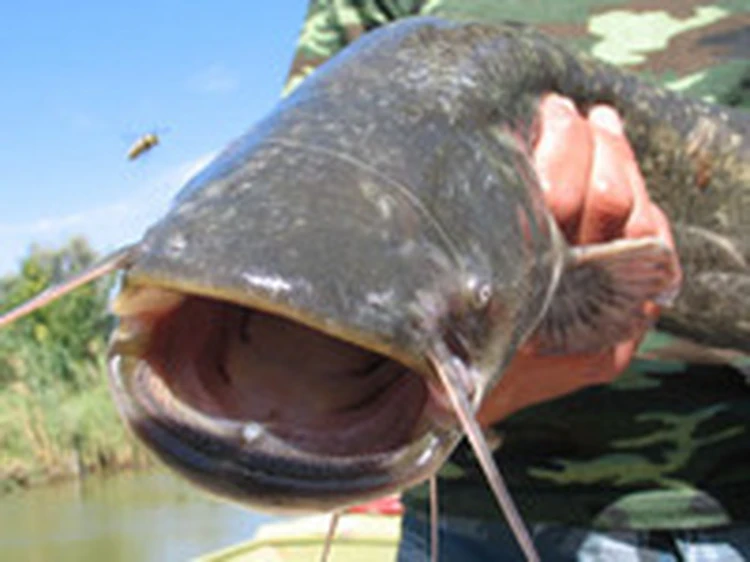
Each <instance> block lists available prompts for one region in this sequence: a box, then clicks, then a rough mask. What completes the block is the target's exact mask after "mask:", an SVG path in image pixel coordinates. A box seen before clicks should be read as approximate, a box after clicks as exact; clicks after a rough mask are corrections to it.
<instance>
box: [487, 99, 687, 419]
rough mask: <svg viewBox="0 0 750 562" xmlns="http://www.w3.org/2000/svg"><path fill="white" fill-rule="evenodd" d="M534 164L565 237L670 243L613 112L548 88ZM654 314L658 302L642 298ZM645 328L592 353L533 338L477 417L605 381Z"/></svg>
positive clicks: (513, 409) (619, 366)
mask: <svg viewBox="0 0 750 562" xmlns="http://www.w3.org/2000/svg"><path fill="white" fill-rule="evenodd" d="M539 121H540V129H541V131H540V135H539V139H538V141H537V143H536V146H535V148H534V154H533V159H534V165H535V167H536V171H537V173H538V175H539V179H540V182H541V185H542V189H543V191H544V197H545V201H546V203H547V205H548V207H549V209H550V210H551V211H552V214H553V215H554V217H555V219H556V220H557V222H558V224H559V226H560V228H561V230H562V231H563V233H564V234H565V236H566V238H567V239H568V242H570V243H571V244H591V243H596V242H605V241H609V240H614V239H617V238H639V237H643V236H658V237H660V238H662V239H663V240H665V241H666V242H667V243H668V244H669V245H671V246H672V247H673V248H674V241H673V239H672V234H671V232H670V228H669V221H668V220H667V218H666V216H665V215H664V213H663V212H662V210H661V209H660V208H659V207H658V206H656V205H655V204H654V203H653V202H652V201H651V200H650V198H649V196H648V192H647V191H646V187H645V183H644V180H643V177H642V176H641V173H640V170H639V169H638V164H637V162H636V160H635V156H634V155H633V152H632V150H631V148H630V144H629V143H628V140H627V138H626V137H625V136H624V134H623V127H622V122H621V120H620V118H619V116H618V115H617V112H616V111H615V110H614V109H612V108H611V107H608V106H594V107H593V108H592V109H591V111H590V112H589V114H588V116H586V117H584V116H581V115H580V114H579V113H578V111H577V110H576V108H575V106H574V105H573V103H572V102H571V101H570V100H568V99H566V98H563V97H561V96H559V95H556V94H550V95H548V96H546V97H545V98H544V99H543V100H542V103H541V106H540V110H539ZM644 311H645V313H646V315H647V316H648V317H649V318H650V319H652V320H655V319H656V317H657V316H658V313H659V308H658V306H656V304H654V303H645V304H644ZM645 332H646V329H645V328H644V329H643V330H642V331H641V332H640V333H638V334H636V335H635V336H634V337H632V338H630V339H629V340H626V341H622V342H619V343H617V344H616V345H613V346H612V347H611V348H610V349H607V350H604V351H602V352H599V353H595V354H576V355H566V356H560V355H556V356H545V355H540V354H537V353H535V350H534V347H533V342H531V343H529V344H526V345H525V346H523V347H521V348H520V349H519V350H518V352H517V354H516V356H515V357H514V358H513V361H512V362H511V363H510V365H509V366H508V368H507V370H506V371H505V373H504V374H503V377H502V379H501V380H500V382H499V383H498V385H497V386H496V387H495V388H494V389H493V390H492V391H491V392H490V394H489V395H488V396H487V398H486V399H485V400H484V402H483V404H482V406H481V408H480V410H479V413H478V419H479V422H480V423H481V424H482V425H490V424H492V423H495V422H497V421H499V420H501V419H503V418H505V417H507V416H509V415H510V414H512V413H514V412H516V411H518V410H520V409H522V408H525V407H527V406H531V405H533V404H537V403H540V402H544V401H547V400H551V399H554V398H557V397H560V396H563V395H565V394H569V393H572V392H575V391H577V390H580V389H582V388H584V387H587V386H590V385H595V384H605V383H608V382H611V381H612V380H613V379H614V378H615V377H616V376H617V375H618V374H620V373H621V372H622V371H623V370H624V369H625V368H626V367H627V366H628V364H629V363H630V360H631V359H632V357H633V355H634V353H635V351H636V348H637V347H638V344H639V343H640V340H641V339H642V337H643V335H644V334H645Z"/></svg>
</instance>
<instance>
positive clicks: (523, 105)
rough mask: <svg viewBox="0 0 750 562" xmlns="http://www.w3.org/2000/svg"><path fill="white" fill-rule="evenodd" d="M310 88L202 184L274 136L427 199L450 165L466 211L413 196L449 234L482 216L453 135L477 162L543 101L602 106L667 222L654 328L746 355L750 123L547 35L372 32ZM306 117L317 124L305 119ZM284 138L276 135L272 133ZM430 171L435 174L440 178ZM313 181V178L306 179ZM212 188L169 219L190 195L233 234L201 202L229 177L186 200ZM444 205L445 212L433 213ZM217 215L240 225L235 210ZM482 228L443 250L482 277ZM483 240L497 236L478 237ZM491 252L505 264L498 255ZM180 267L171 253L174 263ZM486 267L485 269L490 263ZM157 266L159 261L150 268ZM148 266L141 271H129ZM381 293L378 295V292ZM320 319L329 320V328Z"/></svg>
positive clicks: (394, 27) (405, 24)
mask: <svg viewBox="0 0 750 562" xmlns="http://www.w3.org/2000/svg"><path fill="white" fill-rule="evenodd" d="M318 74H321V76H318ZM384 77H386V78H387V79H388V80H389V81H390V84H391V87H390V88H389V91H388V92H387V93H385V92H383V91H382V88H378V87H377V85H378V84H379V83H380V81H381V80H382V79H383V78H384ZM311 80H315V86H314V87H312V86H311V87H309V88H305V89H304V91H303V92H300V93H296V94H294V95H293V96H292V97H291V98H290V99H289V100H287V101H286V102H285V104H283V105H282V106H281V108H280V110H279V112H277V113H276V117H272V118H271V119H270V120H267V121H265V122H264V124H262V125H261V126H260V128H259V129H256V130H255V132H253V133H251V134H250V136H249V137H246V138H244V139H243V140H241V141H240V142H239V143H238V144H237V145H236V146H235V147H234V148H233V149H231V151H230V152H229V153H227V154H226V155H224V156H223V157H222V158H221V159H220V160H219V162H217V163H215V164H214V165H213V166H212V167H211V169H210V170H209V171H208V174H213V175H214V176H215V175H216V174H220V173H223V170H224V169H225V168H229V167H231V166H234V165H237V163H238V162H240V161H241V160H242V157H243V154H246V153H247V152H248V151H249V150H252V147H253V146H254V145H255V144H256V143H257V142H259V140H260V139H261V137H262V136H263V135H267V138H266V140H264V141H263V142H264V143H268V144H269V147H267V148H266V149H265V150H267V151H268V152H269V155H270V156H269V158H272V157H274V156H273V155H274V154H276V155H278V153H279V151H280V150H281V149H280V146H281V144H277V145H276V148H275V149H274V148H271V142H270V141H271V139H273V138H274V136H278V135H279V134H282V135H283V136H284V139H281V140H282V141H284V142H287V146H290V147H291V144H289V143H292V142H293V143H297V144H299V147H298V148H301V149H302V150H301V151H300V152H303V153H304V155H300V156H293V155H292V156H290V154H291V151H290V154H285V158H287V157H292V158H313V156H311V154H312V146H313V145H314V146H315V147H316V148H315V150H318V151H323V150H325V151H331V152H336V153H337V154H340V155H347V156H348V157H350V158H352V159H356V160H358V161H360V162H366V163H367V165H368V166H369V167H370V168H371V169H372V170H373V172H371V173H372V174H373V177H375V176H376V175H380V176H383V177H388V178H390V179H391V180H392V181H394V182H397V183H402V184H403V185H405V186H408V187H409V188H410V189H414V188H415V187H419V188H420V189H423V187H422V184H426V183H429V181H427V182H425V181H424V180H425V179H427V180H430V179H431V178H429V177H426V178H425V175H424V174H433V175H434V174H439V173H442V172H441V168H440V166H442V167H444V168H451V169H450V173H451V174H457V173H459V172H458V171H455V168H456V167H455V166H452V163H453V162H460V163H459V164H458V169H459V170H460V171H461V172H460V173H462V174H463V177H460V178H458V177H456V178H452V180H453V181H452V182H444V183H445V186H448V185H449V184H450V185H451V186H453V185H467V186H468V185H469V184H474V187H473V189H472V190H471V192H470V197H471V198H473V201H469V202H466V203H462V202H459V201H458V200H457V199H456V198H453V193H448V191H449V190H448V188H447V187H444V188H442V189H441V188H436V191H435V193H420V195H419V197H420V198H422V200H423V201H427V202H429V203H428V204H429V205H431V208H430V211H431V212H434V213H435V215H436V217H437V221H438V222H439V223H441V224H446V225H449V227H448V228H449V229H452V228H453V226H454V225H455V224H456V223H457V222H458V221H455V220H453V218H452V217H451V216H449V215H450V214H451V213H455V214H460V213H462V212H464V210H465V209H462V208H461V205H464V204H466V205H469V206H471V205H482V201H481V198H480V197H479V196H478V193H479V192H480V191H481V183H482V178H481V174H482V172H481V171H479V170H477V169H476V168H474V169H472V165H471V163H472V158H474V156H472V155H470V154H468V153H467V154H465V155H464V156H463V157H462V156H461V155H459V154H458V153H454V154H452V155H451V159H447V158H445V157H444V154H445V153H447V152H450V151H452V150H454V147H453V146H451V143H454V144H455V143H457V142H458V143H462V142H463V140H462V141H457V140H456V139H457V138H458V137H460V136H461V135H462V134H464V133H465V135H464V136H465V137H469V136H471V137H473V138H472V141H471V142H474V143H479V145H481V147H479V148H477V151H481V150H485V147H487V146H491V145H492V144H497V142H494V143H493V141H490V140H488V139H487V138H482V136H485V137H487V135H491V134H493V133H496V134H497V135H498V139H500V142H502V139H501V137H502V136H503V135H505V134H509V131H516V130H517V131H520V132H521V133H522V134H527V133H528V131H525V132H524V129H525V128H528V127H529V126H530V124H531V123H532V121H533V115H534V112H535V109H536V106H537V103H538V100H539V97H540V95H541V94H542V93H544V92H548V91H556V92H559V93H561V94H563V95H566V96H569V97H571V98H573V99H574V100H575V101H576V103H577V104H578V105H579V107H581V108H582V109H585V108H586V107H587V106H588V105H590V104H593V103H608V104H612V105H614V106H615V107H616V108H617V109H618V111H620V113H621V114H622V115H623V118H624V121H625V124H626V133H627V136H628V138H629V140H630V142H631V144H632V145H633V147H634V150H635V152H636V156H637V158H638V162H639V164H640V167H641V169H642V171H643V174H644V176H645V178H646V181H647V185H648V189H649V192H650V194H651V196H652V197H653V198H654V200H655V201H656V202H657V203H658V204H659V205H661V206H662V207H663V208H664V209H665V211H666V212H667V215H668V216H669V218H670V219H671V222H672V225H673V228H674V232H675V237H676V242H677V245H678V248H679V253H680V259H681V263H682V265H683V268H684V271H685V282H684V285H683V290H682V293H681V295H680V297H679V298H678V299H677V300H676V302H675V304H674V307H673V308H671V309H670V310H667V311H665V313H664V314H663V317H662V324H663V325H664V326H665V327H667V328H669V329H670V330H671V331H673V332H676V333H678V334H681V335H684V336H686V337H690V338H692V339H694V340H696V341H700V342H701V343H705V344H708V345H714V346H720V347H737V348H740V349H743V350H750V324H748V320H747V319H748V318H750V277H749V275H750V274H748V260H750V232H748V230H749V229H750V164H748V162H750V140H748V139H749V138H750V118H749V117H748V116H747V114H745V113H743V112H740V111H735V110H731V109H728V108H724V107H721V106H718V105H713V104H708V103H703V102H700V101H696V100H690V99H687V98H683V97H681V96H679V95H677V94H673V93H670V92H668V91H665V90H663V89H660V88H656V87H652V86H650V85H648V84H646V83H644V82H643V81H641V80H639V79H638V78H636V77H635V76H633V75H630V74H628V73H625V72H623V71H621V70H619V69H617V68H614V67H611V66H609V65H606V64H602V63H599V62H596V61H594V60H593V59H590V58H586V57H582V56H580V55H579V56H577V55H574V54H572V53H571V52H570V51H569V50H568V49H566V48H564V47H562V46H561V45H559V44H558V43H556V42H554V41H552V40H550V39H549V38H547V37H546V36H545V35H543V34H541V33H538V32H537V31H535V30H534V29H532V28H530V27H525V26H521V25H506V26H499V25H498V26H495V25H492V26H487V25H482V24H472V23H450V22H445V21H442V20H438V19H430V18H412V19H411V20H409V19H407V20H404V21H402V22H399V23H396V24H391V25H389V26H387V27H386V28H383V29H379V30H376V31H374V32H372V33H371V34H368V35H367V36H365V37H364V38H363V39H362V40H360V41H358V42H357V43H356V44H355V45H354V46H353V48H351V49H348V50H347V51H346V52H345V53H344V54H343V57H339V58H338V59H337V60H336V62H335V64H333V65H323V67H321V69H320V70H319V72H317V73H316V74H315V75H313V76H311ZM349 84H353V85H351V86H350V85H349ZM370 88H372V89H370ZM316 90H322V91H323V92H324V93H320V94H316V95H319V96H320V99H319V100H310V99H307V98H308V97H309V94H308V92H315V91H316ZM373 91H377V95H375V94H372V93H371V92H373ZM409 100H411V101H409ZM303 111H304V112H307V113H308V114H310V115H308V116H306V119H307V121H305V120H301V121H302V122H303V123H304V122H307V123H310V127H311V130H312V129H313V128H316V127H319V126H321V127H324V129H323V130H324V132H326V133H328V136H322V135H321V134H320V132H321V131H320V130H314V131H312V132H310V131H309V130H308V131H307V132H309V133H310V134H309V135H307V136H305V135H306V134H307V133H306V131H304V130H302V127H303V126H302V125H296V124H294V123H292V124H291V125H290V126H289V127H290V128H289V130H283V127H284V126H285V125H284V124H283V123H279V120H284V119H287V120H288V122H289V123H291V122H293V121H295V120H298V119H299V112H303ZM316 112H317V113H318V114H319V116H320V119H321V120H326V121H327V123H326V124H324V125H321V124H320V123H316V122H315V119H314V118H311V114H313V113H316ZM399 112H400V114H401V115H404V116H405V117H404V118H402V119H401V120H400V121H398V120H396V121H394V118H393V114H394V113H395V114H399ZM332 113H333V114H336V115H337V118H336V119H331V118H330V114H332ZM440 119H442V120H443V122H442V123H441V122H440ZM428 121H429V123H428ZM378 124H380V125H379V126H376V125H378ZM441 127H443V128H442V129H441ZM445 127H448V128H451V131H450V134H446V130H445ZM281 130H283V133H277V132H276V131H281ZM410 130H420V131H428V133H425V134H427V135H429V134H432V135H433V137H432V138H426V137H425V136H423V137H422V138H410V139H409V141H408V145H409V153H408V159H407V158H406V155H405V153H403V152H402V151H400V147H401V146H402V145H401V144H399V143H394V142H393V140H392V139H394V138H398V137H399V136H403V135H407V134H408V131H410ZM462 130H463V132H464V133H462V132H461V131H462ZM429 131H432V132H431V133H429ZM354 138H356V142H353V139H354ZM306 145H309V146H306ZM466 146H468V145H466ZM425 147H429V148H428V149H426V148H425ZM416 151H422V153H419V154H417V153H416ZM429 151H431V153H430V154H427V152H429ZM342 157H343V156H342ZM416 162H420V163H421V165H418V164H415V163H416ZM433 162H439V163H440V164H439V165H438V166H437V167H436V166H435V165H433ZM449 163H451V164H450V165H449ZM314 169H315V167H314V166H312V167H311V173H314ZM420 174H422V175H420ZM471 174H474V176H473V177H472V176H471ZM208 179H209V178H208V177H207V176H205V175H204V176H201V177H199V178H197V179H196V181H194V182H192V184H191V185H190V186H188V187H187V188H186V190H185V192H184V193H183V194H182V195H181V196H180V198H179V199H178V206H177V208H176V210H175V212H174V215H173V216H174V217H175V219H173V221H174V220H177V218H176V217H177V216H178V215H179V216H180V217H183V216H185V215H187V214H188V213H189V212H190V211H189V210H188V209H189V208H192V207H194V206H195V201H194V200H191V199H189V198H188V194H196V196H197V197H198V198H200V199H203V203H202V205H203V207H202V208H204V209H210V211H206V212H205V214H203V213H204V212H203V211H202V212H201V215H200V216H197V215H196V217H197V219H198V221H200V220H202V219H203V217H204V216H205V217H211V218H212V221H213V222H214V224H212V225H209V226H208V227H207V228H209V229H212V230H213V229H220V228H223V229H226V230H227V231H229V230H230V229H236V226H235V222H234V220H233V216H229V217H227V219H228V220H226V221H224V222H223V223H220V222H219V221H217V220H216V219H215V218H214V216H215V213H213V209H212V208H211V207H210V205H208V206H207V205H206V201H207V199H208V198H209V197H215V200H216V201H217V202H220V203H221V204H222V205H223V204H224V199H223V196H224V195H228V194H229V192H230V191H234V192H236V184H237V181H239V180H237V178H236V177H235V178H234V179H233V180H232V182H227V183H226V184H221V185H223V186H224V187H223V188H221V187H219V186H218V185H217V186H215V187H213V188H212V189H211V190H206V192H203V193H196V192H197V191H198V190H199V189H200V188H201V187H202V186H203V185H205V184H206V183H207V181H208ZM478 186H479V187H478ZM222 189H223V191H222ZM451 189H453V187H451ZM447 199H450V205H444V204H443V203H444V202H445V201H446V200H447ZM181 202H184V205H182V203H181ZM525 204H526V205H531V206H532V207H533V206H534V205H538V204H539V201H538V198H537V200H536V201H528V202H527V203H525ZM227 209H229V211H228V212H232V213H235V212H236V213H237V216H244V210H238V209H236V208H234V207H227ZM446 209H449V210H446ZM441 214H442V215H446V216H441ZM180 220H182V219H180ZM486 220H487V224H476V225H474V227H473V228H474V232H471V233H464V232H456V231H451V232H450V234H449V235H450V238H452V239H454V240H458V241H462V242H463V243H465V246H466V247H462V248H460V252H459V253H460V255H461V256H463V259H466V260H468V261H472V260H473V261H474V262H475V264H473V266H477V267H479V268H480V269H481V268H482V267H485V269H486V266H484V265H482V262H486V260H487V259H488V256H486V255H472V253H473V251H474V250H473V248H472V247H470V246H472V243H473V242H472V240H474V239H475V238H476V237H479V238H483V237H484V238H488V239H486V240H482V242H481V244H480V245H481V246H483V247H486V246H487V245H488V244H489V245H492V243H493V242H492V240H491V239H492V238H494V239H495V240H498V241H500V240H503V239H504V236H507V233H503V232H501V229H502V227H500V228H498V226H497V225H498V224H503V222H504V221H503V220H502V219H501V218H500V217H496V218H495V220H494V222H493V221H492V220H491V219H490V218H487V219H486ZM198 224H201V226H200V227H198V226H197V225H198ZM277 224H278V223H277ZM170 227H172V225H171V224H170ZM269 227H270V228H273V225H269ZM285 227H286V225H282V226H280V227H279V228H282V229H283V228H285ZM202 228H206V226H205V223H199V222H195V223H193V224H192V225H186V226H185V227H182V230H183V231H184V232H185V234H184V235H185V236H188V235H189V234H188V233H189V232H192V233H193V235H195V234H197V233H199V232H201V229H202ZM486 229H490V230H494V232H493V233H492V234H487V233H486ZM467 234H468V235H467ZM466 241H468V242H466ZM147 244H148V247H149V250H148V252H147V253H148V254H150V256H149V258H148V259H149V260H151V261H149V263H153V260H154V259H156V256H158V255H162V254H164V255H166V252H164V251H161V250H159V249H158V246H159V244H162V245H163V244H165V242H163V241H162V242H157V241H156V240H155V236H154V235H151V236H150V238H147ZM320 250H321V251H325V248H321V249H320ZM483 251H484V250H483ZM493 251H498V252H500V253H502V250H501V249H498V250H493ZM211 254H212V255H215V256H217V260H218V259H220V257H221V256H222V252H221V250H220V249H216V250H215V251H212V252H211ZM311 255H318V253H317V252H316V253H311ZM183 256H185V254H180V259H182V257H183ZM509 257H512V256H509ZM489 259H490V262H492V259H493V257H492V256H490V257H489ZM164 266H166V263H165V264H162V265H160V266H156V267H157V268H163V267H164ZM148 267H149V266H147V265H146V264H139V266H138V267H137V268H136V269H135V271H134V273H137V271H139V270H141V269H147V268H148ZM167 267H169V268H172V267H173V266H172V265H168V266H167ZM203 269H204V270H205V271H212V272H215V271H216V266H213V265H209V264H205V267H203ZM480 275H481V273H480ZM485 275H486V273H485ZM391 278H392V277H391ZM383 291H384V292H387V291H388V288H387V287H385V285H384V286H383ZM330 312H331V311H327V312H326V316H327V317H330V315H329V313H330ZM347 318H351V315H348V316H347Z"/></svg>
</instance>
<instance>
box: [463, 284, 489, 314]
mask: <svg viewBox="0 0 750 562" xmlns="http://www.w3.org/2000/svg"><path fill="white" fill-rule="evenodd" d="M468 286H469V294H470V298H471V303H472V305H473V306H474V308H476V309H483V308H486V307H487V305H488V304H489V303H490V300H492V285H491V284H490V283H489V282H488V281H484V280H481V279H477V278H476V277H474V278H472V279H470V280H469V283H468Z"/></svg>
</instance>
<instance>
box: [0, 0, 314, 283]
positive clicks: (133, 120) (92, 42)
mask: <svg viewBox="0 0 750 562" xmlns="http://www.w3.org/2000/svg"><path fill="white" fill-rule="evenodd" d="M306 6H307V0H272V1H270V2H265V1H264V2H260V1H256V2H248V1H247V0H245V1H228V0H227V1H222V0H215V1H213V2H210V3H209V2H176V1H157V2H140V1H135V2H134V1H128V2H102V1H101V0H98V1H96V2H93V1H87V2H75V1H71V2H62V1H58V2H53V1H46V2H45V1H42V2H33V1H31V2H4V3H2V6H0V21H2V22H3V25H2V29H0V52H1V53H3V54H2V57H0V76H2V78H1V80H0V83H1V84H2V85H1V86H0V171H1V173H0V275H2V274H6V273H11V272H13V271H14V270H15V269H16V268H17V265H18V263H19V260H20V258H21V257H22V256H23V255H24V254H25V253H26V252H27V249H28V248H29V246H30V245H31V244H32V243H39V244H42V245H46V246H49V245H52V246H54V245H59V244H62V243H63V242H64V241H65V240H66V239H67V238H68V237H70V236H72V235H75V234H83V235H85V236H87V237H88V238H89V239H90V240H91V241H92V243H93V244H94V246H95V247H96V248H97V249H99V250H100V251H107V250H109V249H112V248H114V247H116V246H117V245H119V244H121V243H124V242H127V241H130V240H134V239H136V238H137V236H138V235H139V234H140V233H141V232H142V231H143V229H144V227H145V226H147V225H148V223H150V222H152V221H153V220H154V219H155V218H157V217H158V216H159V214H160V213H162V212H163V211H164V209H165V208H166V206H167V205H168V202H169V199H170V197H171V196H172V195H173V194H174V192H175V190H176V189H177V188H179V186H180V185H181V184H182V183H184V181H185V180H186V179H187V177H188V176H189V174H190V173H191V172H194V171H195V170H196V168H197V167H198V166H200V165H201V164H205V163H206V162H207V161H208V159H209V158H210V157H211V155H212V154H215V153H216V151H218V150H219V149H221V148H222V147H223V146H224V145H226V144H227V143H228V142H229V141H231V140H232V139H233V138H235V137H237V136H238V135H240V134H241V133H243V132H244V131H245V130H247V129H248V128H249V127H250V126H251V125H252V124H253V123H254V122H255V121H257V120H258V119H259V118H261V117H262V116H263V115H264V114H265V113H266V112H268V111H269V110H270V109H271V108H272V107H273V104H274V103H275V102H276V100H277V99H278V96H279V92H280V91H281V87H282V84H283V80H284V76H285V74H286V72H287V70H288V68H289V64H290V62H291V60H292V55H293V51H294V45H295V42H296V40H297V37H298V34H299V31H300V29H301V25H302V20H303V16H304V12H305V10H306ZM152 130H156V131H157V132H159V133H161V137H162V144H160V145H159V146H157V147H156V148H155V149H154V150H152V151H151V152H150V153H148V154H147V155H146V156H145V157H143V158H141V159H138V160H136V161H135V162H128V161H127V160H126V156H125V154H126V152H127V150H128V148H129V146H130V144H131V143H132V142H133V141H134V140H136V139H137V138H138V137H139V136H140V135H141V134H144V133H147V132H149V131H152Z"/></svg>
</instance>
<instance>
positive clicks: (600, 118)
mask: <svg viewBox="0 0 750 562" xmlns="http://www.w3.org/2000/svg"><path fill="white" fill-rule="evenodd" d="M589 121H591V122H592V123H593V124H594V125H596V126H597V127H599V128H601V129H604V130H605V131H608V132H610V133H612V134H613V135H621V134H623V129H622V120H621V119H620V116H619V115H618V114H617V112H616V111H615V110H614V109H613V108H611V107H609V106H606V105H597V106H595V107H593V108H592V109H591V111H589Z"/></svg>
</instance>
